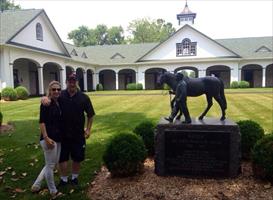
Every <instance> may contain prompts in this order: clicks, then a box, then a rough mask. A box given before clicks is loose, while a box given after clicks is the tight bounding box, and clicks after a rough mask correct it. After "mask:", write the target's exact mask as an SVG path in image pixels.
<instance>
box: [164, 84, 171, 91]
mask: <svg viewBox="0 0 273 200" xmlns="http://www.w3.org/2000/svg"><path fill="white" fill-rule="evenodd" d="M170 89H171V88H170V86H168V85H167V84H166V83H164V84H163V90H170Z"/></svg>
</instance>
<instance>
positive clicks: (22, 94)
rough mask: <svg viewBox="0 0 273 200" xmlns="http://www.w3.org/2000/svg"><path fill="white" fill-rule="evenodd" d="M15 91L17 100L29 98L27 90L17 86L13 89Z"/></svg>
mask: <svg viewBox="0 0 273 200" xmlns="http://www.w3.org/2000/svg"><path fill="white" fill-rule="evenodd" d="M15 91H16V93H17V98H18V99H23V100H24V99H27V98H28V96H29V92H28V90H27V88H25V87H23V86H18V87H17V88H15Z"/></svg>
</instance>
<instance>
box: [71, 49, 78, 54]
mask: <svg viewBox="0 0 273 200" xmlns="http://www.w3.org/2000/svg"><path fill="white" fill-rule="evenodd" d="M70 55H72V56H78V54H77V52H76V50H75V49H73V50H72V51H71V53H70Z"/></svg>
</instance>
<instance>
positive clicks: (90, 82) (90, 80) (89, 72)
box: [86, 69, 94, 92]
mask: <svg viewBox="0 0 273 200" xmlns="http://www.w3.org/2000/svg"><path fill="white" fill-rule="evenodd" d="M86 73H87V91H88V92H89V91H92V90H93V74H94V73H93V72H92V70H91V69H88V70H87V71H86Z"/></svg>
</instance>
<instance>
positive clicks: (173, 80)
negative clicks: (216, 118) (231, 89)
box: [159, 72, 227, 123]
mask: <svg viewBox="0 0 273 200" xmlns="http://www.w3.org/2000/svg"><path fill="white" fill-rule="evenodd" d="M177 75H178V73H177V74H173V73H170V72H165V73H164V74H161V75H160V77H159V83H160V84H163V83H166V84H167V85H168V86H169V87H170V88H171V89H172V90H173V91H174V92H175V93H176V96H177V95H178V93H180V94H179V95H180V97H179V98H177V97H176V99H175V100H176V104H177V109H178V110H180V113H183V114H184V116H185V121H184V122H183V123H191V118H190V114H189V112H188V108H187V103H186V101H187V96H190V97H196V96H200V95H203V94H205V95H206V98H207V108H206V109H205V111H204V112H203V113H202V114H201V115H200V116H199V120H203V118H204V116H205V115H206V114H207V112H208V111H209V109H210V108H211V106H212V104H213V103H212V98H214V99H215V100H216V101H217V102H218V104H219V105H220V107H221V110H222V116H221V119H220V120H222V121H223V120H225V119H226V117H225V115H226V113H225V110H226V109H227V102H226V98H225V94H224V83H223V81H222V80H221V79H219V78H217V77H213V76H206V77H202V78H189V77H184V76H183V74H181V73H179V76H177ZM177 77H179V78H177ZM173 105H174V103H173V102H172V110H174V107H175V106H173ZM178 110H177V112H178ZM177 112H174V115H176V114H177ZM172 113H173V112H172ZM180 116H181V114H180V115H179V118H180ZM174 117H175V116H173V118H174ZM173 118H171V119H169V121H170V122H172V120H173ZM166 119H167V118H166ZM167 120H168V119H167Z"/></svg>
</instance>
